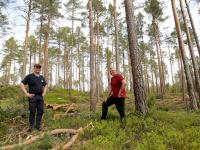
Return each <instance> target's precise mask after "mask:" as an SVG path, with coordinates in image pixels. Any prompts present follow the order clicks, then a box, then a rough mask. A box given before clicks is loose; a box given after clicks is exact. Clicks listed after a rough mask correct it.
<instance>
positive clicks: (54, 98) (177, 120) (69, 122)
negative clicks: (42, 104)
mask: <svg viewBox="0 0 200 150" xmlns="http://www.w3.org/2000/svg"><path fill="white" fill-rule="evenodd" d="M17 93H18V92H17ZM101 98H102V99H103V98H104V97H103V96H102V97H101ZM148 98H149V101H150V102H151V103H150V104H149V107H150V112H149V114H148V115H147V116H145V117H144V116H142V115H140V114H137V113H134V109H133V108H134V106H133V105H134V102H132V100H131V98H128V99H127V100H126V115H127V116H126V128H125V129H122V128H121V127H120V122H119V115H118V112H117V110H116V109H115V107H114V106H112V107H111V108H110V109H109V112H108V117H107V120H106V121H100V116H101V101H99V102H98V107H97V111H96V113H93V114H91V113H90V112H89V94H88V93H84V92H77V91H73V90H72V91H71V96H69V95H68V91H66V90H63V89H59V88H55V89H52V90H50V91H49V93H48V95H47V96H46V97H45V101H46V102H47V103H57V104H65V103H72V102H74V103H76V104H77V105H78V106H79V107H78V113H77V114H76V115H75V116H67V117H62V118H60V119H56V120H54V119H53V116H54V114H55V113H58V112H56V111H52V110H51V109H46V110H45V113H44V117H43V130H44V131H45V132H48V131H51V130H54V129H59V128H71V129H78V128H80V127H84V126H86V125H87V124H88V123H90V122H92V123H93V127H90V128H88V129H86V130H85V132H84V133H83V134H82V135H81V136H80V137H79V139H78V140H77V141H76V142H75V144H74V145H73V147H72V148H71V149H73V150H80V149H83V150H94V149H95V150H118V149H119V150H121V149H131V150H135V149H136V150H169V149H170V150H188V149H190V150H198V149H199V147H200V112H190V113H187V112H185V111H184V105H183V104H184V102H182V101H181V97H179V96H177V95H167V96H165V97H164V100H156V97H155V96H153V95H150V96H149V97H148ZM0 101H2V102H3V101H4V102H3V103H0V119H1V123H0V141H1V142H0V146H3V145H8V144H13V143H18V142H19V138H18V137H16V138H15V139H14V138H13V139H12V140H11V141H9V142H7V143H6V144H4V142H5V141H6V137H9V135H10V134H12V133H18V132H20V131H21V127H17V126H18V125H19V124H20V121H18V122H13V121H12V118H14V117H16V116H18V115H24V117H23V119H22V121H24V122H28V111H27V109H28V108H27V104H28V102H27V101H26V100H25V99H22V100H20V99H15V98H12V97H9V96H7V99H6V98H4V99H3V100H0ZM15 104H16V105H15ZM6 105H7V106H6ZM2 106H3V107H2ZM83 107H84V108H83ZM85 108H87V109H85ZM59 113H61V112H59ZM10 120H11V121H10ZM25 127H27V126H25ZM40 133H42V132H38V131H36V130H34V132H33V133H32V134H33V135H38V134H40ZM71 137H72V135H70V134H59V135H57V136H48V135H45V138H44V139H40V140H37V141H36V142H34V143H33V144H30V145H27V146H24V147H18V148H16V149H18V150H22V149H23V150H24V149H27V150H28V149H31V150H47V149H51V148H53V147H55V146H58V145H63V144H64V143H67V142H68V141H69V139H70V138H71ZM23 139H25V137H23Z"/></svg>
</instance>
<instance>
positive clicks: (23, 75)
mask: <svg viewBox="0 0 200 150" xmlns="http://www.w3.org/2000/svg"><path fill="white" fill-rule="evenodd" d="M31 9H32V0H30V1H29V4H28V13H27V18H26V33H25V34H26V35H25V41H24V50H23V64H22V78H24V77H25V75H26V65H27V48H28V35H29V28H30V20H31Z"/></svg>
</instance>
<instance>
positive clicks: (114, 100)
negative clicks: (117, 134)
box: [101, 68, 126, 123]
mask: <svg viewBox="0 0 200 150" xmlns="http://www.w3.org/2000/svg"><path fill="white" fill-rule="evenodd" d="M110 74H111V76H112V78H111V91H110V93H109V97H108V99H107V100H106V101H105V102H103V104H102V116H101V119H103V120H105V119H106V116H107V112H108V107H110V106H111V105H113V104H115V106H116V108H117V110H118V112H119V114H120V119H121V123H124V117H125V98H126V88H125V86H126V80H125V79H124V77H123V76H122V75H121V74H119V73H118V72H117V71H116V70H115V69H113V68H110Z"/></svg>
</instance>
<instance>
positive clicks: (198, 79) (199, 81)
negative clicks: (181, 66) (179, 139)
mask: <svg viewBox="0 0 200 150" xmlns="http://www.w3.org/2000/svg"><path fill="white" fill-rule="evenodd" d="M179 1H180V7H181V12H182V16H183V21H184V25H185V29H186V35H187V42H188V48H189V51H190V55H191V59H192V65H193V69H194V77H195V82H194V83H195V85H196V89H197V92H198V95H199V98H200V77H199V72H198V70H199V66H198V64H197V60H196V58H195V55H194V49H193V46H192V41H191V37H190V33H189V28H188V24H187V21H186V18H185V11H184V9H183V1H182V0H179Z"/></svg>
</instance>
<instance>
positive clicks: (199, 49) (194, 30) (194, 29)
mask: <svg viewBox="0 0 200 150" xmlns="http://www.w3.org/2000/svg"><path fill="white" fill-rule="evenodd" d="M185 4H186V8H187V12H188V15H189V18H190V23H191V26H192V31H193V34H194V38H195V42H196V46H197V49H198V53H199V56H200V45H199V39H198V36H197V32H196V28H195V26H194V21H193V18H192V14H191V12H190V7H189V5H188V2H187V0H185Z"/></svg>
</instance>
